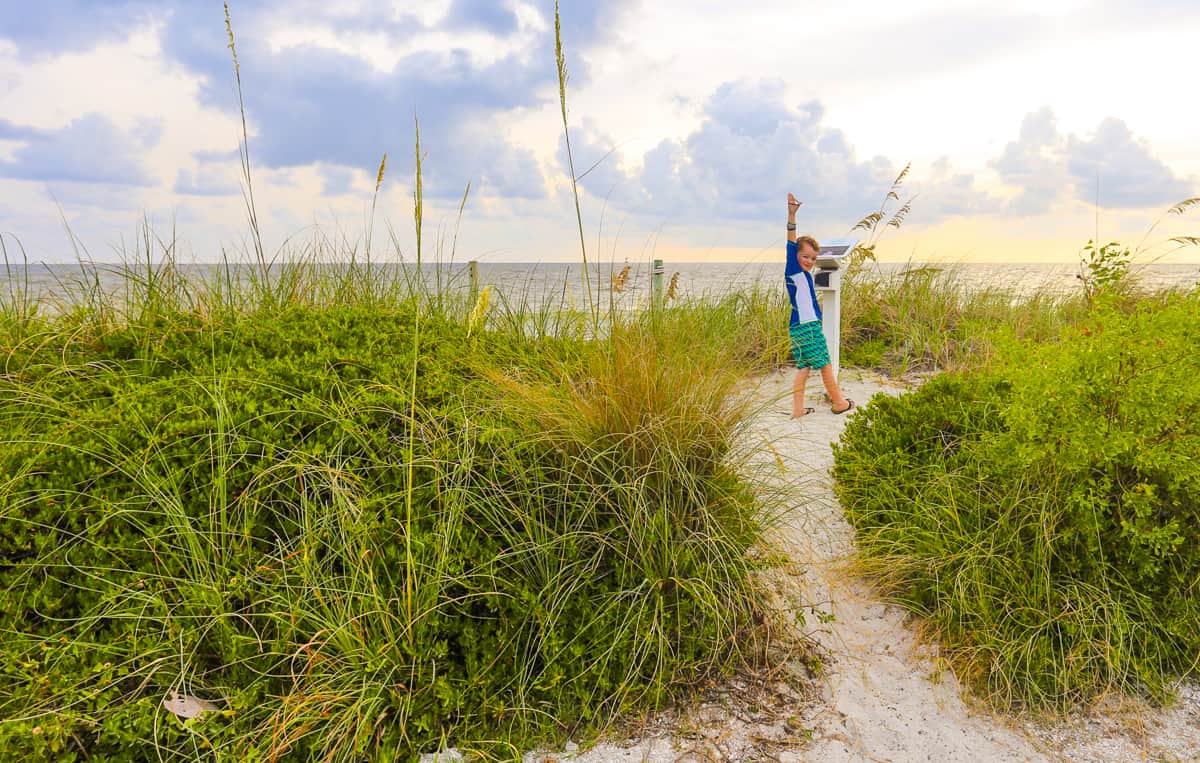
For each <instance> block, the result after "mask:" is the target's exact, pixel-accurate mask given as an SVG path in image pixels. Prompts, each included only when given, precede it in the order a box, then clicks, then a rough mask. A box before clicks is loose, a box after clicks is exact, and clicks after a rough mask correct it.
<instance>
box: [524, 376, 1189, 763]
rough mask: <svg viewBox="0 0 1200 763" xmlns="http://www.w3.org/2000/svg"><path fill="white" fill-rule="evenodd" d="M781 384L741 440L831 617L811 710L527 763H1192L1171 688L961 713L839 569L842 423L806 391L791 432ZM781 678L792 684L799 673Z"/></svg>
mask: <svg viewBox="0 0 1200 763" xmlns="http://www.w3.org/2000/svg"><path fill="white" fill-rule="evenodd" d="M791 379H792V376H791V373H790V372H789V373H780V374H773V375H770V376H768V377H765V378H764V379H762V380H761V382H760V383H759V384H758V386H757V389H756V390H755V393H756V394H757V395H759V396H761V397H762V399H763V400H764V401H765V402H766V403H767V404H766V405H765V406H764V409H763V411H762V412H761V414H760V415H759V416H758V417H757V418H756V420H755V422H754V426H753V428H752V432H751V436H752V437H753V438H756V439H761V440H762V441H763V442H764V445H763V447H762V448H761V452H760V456H761V459H762V462H763V463H767V462H772V463H776V464H780V463H781V465H782V467H783V472H784V474H783V475H782V476H783V478H784V479H786V480H787V481H788V484H790V485H791V486H792V488H791V494H792V495H794V510H793V512H792V513H791V515H790V517H789V520H788V522H787V523H786V525H785V526H784V527H782V528H781V529H780V537H779V538H778V540H779V542H780V543H781V545H782V546H783V547H784V548H785V549H786V550H787V552H788V553H789V554H790V555H791V556H792V558H793V560H794V561H795V564H794V565H792V570H793V571H794V573H793V574H794V575H796V576H797V577H798V578H799V579H800V582H801V584H802V589H803V592H804V596H805V599H806V601H807V602H809V603H812V604H813V605H815V606H816V607H817V608H818V609H820V610H823V611H825V612H828V613H831V614H832V615H833V619H832V621H831V622H828V623H820V622H818V620H817V618H815V617H812V616H809V617H807V624H806V626H805V630H806V632H807V635H809V636H810V637H811V638H812V639H814V640H815V641H816V642H817V644H819V646H820V650H821V652H822V653H823V654H824V656H825V660H824V663H825V664H824V667H823V669H822V671H821V673H822V675H821V676H820V677H819V678H818V679H817V680H816V682H815V686H816V688H817V690H818V692H819V696H817V697H809V698H802V697H800V696H796V698H795V714H794V716H793V717H791V718H790V720H791V723H782V722H781V721H780V714H779V713H765V712H764V713H761V714H760V715H755V714H754V713H751V714H749V715H747V713H745V712H739V711H738V710H739V708H737V707H731V706H730V705H729V704H728V703H726V704H725V705H721V704H720V703H712V702H710V703H707V704H706V705H705V706H704V707H703V708H702V709H701V711H700V713H699V715H698V716H697V715H696V714H695V713H693V714H691V715H689V716H688V717H687V718H686V719H685V720H684V721H683V722H682V724H681V722H680V719H679V718H673V719H672V721H673V723H674V724H675V730H674V733H671V731H670V729H669V728H668V727H669V726H670V724H664V725H660V726H658V727H657V728H658V731H657V732H656V733H655V732H648V733H647V734H646V735H644V736H643V737H642V738H640V739H637V740H631V741H629V742H626V743H625V744H623V745H617V744H604V745H599V746H597V747H594V748H592V749H591V750H588V751H587V752H584V753H578V752H576V751H574V750H570V751H568V752H563V753H556V754H552V755H548V754H545V753H541V754H530V755H528V756H526V759H527V760H528V761H559V760H562V761H566V760H571V761H579V762H580V763H609V762H613V761H647V763H668V762H669V761H677V760H679V761H704V760H710V761H712V760H717V761H719V760H746V761H756V760H776V761H821V762H825V761H830V762H833V761H897V762H899V761H938V762H941V761H970V762H971V763H983V762H984V761H1050V760H1066V761H1097V762H1099V761H1104V762H1105V763H1109V762H1112V761H1172V762H1174V761H1179V762H1182V761H1200V691H1198V690H1197V689H1196V688H1194V687H1184V688H1183V689H1182V690H1181V692H1180V700H1179V702H1178V703H1176V705H1175V706H1173V707H1172V708H1169V709H1167V710H1153V709H1150V708H1147V707H1145V706H1144V705H1141V704H1140V703H1137V702H1132V701H1128V700H1126V701H1124V702H1123V704H1121V705H1114V704H1112V703H1108V704H1106V705H1105V706H1103V707H1098V708H1096V709H1094V710H1093V711H1092V712H1090V713H1088V714H1080V715H1078V716H1076V717H1073V718H1070V719H1067V720H1064V721H1060V722H1055V723H1035V722H1033V721H1028V720H1017V719H1011V718H1002V717H997V716H995V715H993V714H991V713H989V712H987V711H986V710H984V709H983V708H981V707H979V706H977V704H976V703H971V702H970V701H968V700H966V699H964V697H963V695H962V694H961V692H960V687H959V686H958V683H957V681H956V680H955V678H954V676H953V674H951V673H950V672H949V671H948V670H944V669H942V667H941V666H940V665H939V661H938V659H937V656H936V648H935V647H933V646H928V645H923V644H922V643H921V642H920V641H919V640H918V639H917V638H916V637H915V631H914V628H913V623H912V622H911V621H910V619H909V618H908V617H907V616H906V615H905V614H904V612H903V611H902V610H900V609H899V608H898V607H896V606H893V605H889V604H886V603H884V602H882V601H880V600H879V598H878V596H877V595H876V594H875V592H874V591H873V590H872V589H871V587H870V586H869V585H868V584H867V583H865V582H863V581H861V580H859V579H856V578H855V577H854V576H853V575H851V574H849V573H848V572H847V571H846V570H845V569H844V563H845V560H846V559H848V558H849V557H850V555H851V554H852V553H853V534H852V531H851V528H850V527H849V525H848V524H847V523H846V521H845V519H844V518H843V516H842V513H841V509H840V507H839V506H838V505H837V502H836V501H835V499H834V497H833V493H832V490H831V484H830V468H831V467H832V463H833V455H832V451H831V449H830V444H831V443H833V442H836V441H837V439H838V437H839V436H840V435H841V432H842V429H843V428H844V427H845V423H846V421H847V418H848V417H847V416H835V415H833V414H832V413H830V412H829V406H828V404H827V403H823V402H821V395H820V393H819V391H818V390H819V387H818V386H816V384H817V383H816V382H811V383H810V385H811V386H810V387H809V398H810V399H809V404H810V405H815V406H816V407H817V412H816V413H814V414H811V415H810V416H806V417H804V418H802V419H799V420H792V419H791V418H790V410H791V407H790V390H791ZM842 386H843V389H844V390H845V392H846V394H847V396H849V397H851V398H853V399H855V400H856V401H857V402H858V403H859V404H860V405H863V404H866V402H867V401H868V400H870V398H871V397H872V396H873V395H874V394H876V393H878V392H885V393H889V394H898V393H899V392H901V391H903V388H902V387H901V386H899V385H897V384H894V383H891V382H889V381H887V380H885V379H883V378H881V377H878V376H875V375H870V374H860V373H855V372H844V373H843V378H842ZM850 415H853V414H850ZM767 442H769V443H771V445H772V446H773V447H767V445H766V444H765V443H767ZM776 454H778V459H777V456H776ZM777 472H778V470H777ZM791 672H792V673H793V674H794V676H795V677H796V678H805V677H804V676H801V675H800V673H801V672H802V670H801V668H799V667H794V668H791ZM810 685H813V684H812V682H810ZM781 696H784V697H786V696H787V692H786V689H785V690H784V691H782V692H781ZM697 720H699V722H700V724H701V725H700V727H699V728H697V727H696V723H697ZM809 737H811V739H810V738H809Z"/></svg>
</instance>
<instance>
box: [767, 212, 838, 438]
mask: <svg viewBox="0 0 1200 763" xmlns="http://www.w3.org/2000/svg"><path fill="white" fill-rule="evenodd" d="M800 203H801V202H799V201H797V200H796V197H795V196H793V195H792V194H790V193H789V194H788V219H787V232H788V243H787V265H786V266H785V267H784V271H783V275H784V280H785V281H786V282H787V292H788V299H790V300H791V302H792V317H791V320H790V322H789V323H788V333H789V334H790V335H791V338H792V356H793V357H794V358H795V359H796V379H795V381H794V382H793V383H792V418H794V419H798V418H800V417H801V416H805V415H808V414H810V413H812V412H813V411H814V410H816V409H814V408H805V407H804V385H805V384H806V383H807V382H808V372H809V370H810V369H813V368H819V369H820V370H821V381H823V382H825V391H826V392H827V393H829V400H830V401H831V403H832V407H831V408H830V410H831V411H833V412H834V413H837V414H841V413H845V412H846V411H849V410H852V409H853V408H854V401H853V400H849V399H847V398H845V397H843V396H842V391H841V390H840V389H839V388H838V384H837V379H835V378H834V377H833V363H831V362H830V360H829V346H828V345H827V344H825V334H824V332H823V331H822V330H821V306H820V304H819V303H818V302H817V291H816V289H815V288H814V287H813V279H812V269H813V265H815V264H816V262H817V254H818V253H819V252H820V249H821V247H820V246H819V245H818V244H817V242H816V239H814V238H813V237H812V236H801V237H800V238H796V210H797V209H799V208H800Z"/></svg>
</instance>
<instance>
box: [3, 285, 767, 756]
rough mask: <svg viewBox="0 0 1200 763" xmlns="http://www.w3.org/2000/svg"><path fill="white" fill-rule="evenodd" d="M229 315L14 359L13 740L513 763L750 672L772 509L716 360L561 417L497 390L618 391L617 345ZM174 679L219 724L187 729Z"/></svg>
mask: <svg viewBox="0 0 1200 763" xmlns="http://www.w3.org/2000/svg"><path fill="white" fill-rule="evenodd" d="M222 316H223V317H221V318H219V319H218V318H212V317H203V316H201V315H200V314H198V313H193V312H186V311H181V310H179V309H177V308H174V309H173V308H171V307H169V306H167V307H163V308H162V309H161V310H160V311H158V312H156V313H155V314H154V315H152V316H149V317H147V318H145V319H144V320H142V318H140V317H139V319H138V320H139V322H134V323H129V324H125V325H119V324H115V327H109V328H103V327H104V326H109V324H108V323H107V322H98V321H95V320H92V319H89V318H86V317H85V318H80V316H77V315H68V316H65V317H64V318H63V319H62V320H61V322H59V323H49V324H45V325H43V326H41V327H40V328H30V327H28V326H25V327H22V332H21V334H20V339H19V341H15V342H14V343H13V344H12V346H10V347H9V348H8V352H7V356H6V362H5V367H4V370H3V375H2V376H0V418H2V419H3V421H4V422H5V430H4V432H3V434H2V435H0V560H2V561H0V650H2V652H3V657H4V658H3V660H0V717H3V718H5V719H6V720H5V722H4V723H2V724H0V752H2V753H3V755H2V756H0V757H4V758H5V759H28V760H83V759H89V758H90V759H104V760H114V761H115V760H144V759H160V758H161V759H193V758H196V757H201V756H206V755H215V757H217V758H218V759H223V760H237V761H253V760H310V759H317V758H320V759H326V758H328V759H331V760H362V759H373V760H403V759H411V758H413V757H414V756H415V754H416V753H417V752H419V751H422V750H430V749H435V748H437V747H438V746H440V745H441V744H442V743H443V742H444V741H449V742H451V743H456V744H459V745H460V746H462V747H465V748H468V749H472V748H473V749H479V750H487V751H488V752H489V753H490V754H493V755H500V756H509V757H511V756H514V755H515V754H516V753H517V752H518V751H519V750H520V749H522V748H523V747H525V746H526V745H530V744H533V743H535V742H537V741H539V740H543V741H544V740H549V739H554V738H556V737H561V735H563V734H565V733H567V732H568V731H570V730H572V729H574V730H575V731H577V732H578V731H579V730H580V729H583V730H586V729H588V728H595V727H597V726H598V725H599V724H603V723H605V722H607V721H608V720H609V719H611V718H612V716H613V715H614V714H616V713H618V712H621V711H625V710H628V709H630V708H633V707H636V708H641V709H644V708H650V707H655V706H657V705H659V704H661V703H662V702H665V701H667V700H668V699H670V698H671V696H673V693H674V692H676V691H679V690H681V689H682V688H683V687H686V686H687V685H689V684H691V683H693V682H695V681H698V680H701V679H704V678H706V677H707V676H709V675H711V674H712V673H714V672H719V671H722V670H725V669H728V667H729V666H731V665H732V664H733V662H734V660H736V659H737V657H738V654H739V640H740V639H742V638H743V636H744V634H745V632H746V631H747V630H748V629H750V628H751V627H752V626H753V625H754V623H755V622H756V619H758V618H759V617H760V613H759V612H758V611H757V607H756V605H755V603H754V597H753V595H752V594H753V592H752V591H751V589H750V583H749V580H750V575H749V569H750V567H749V565H750V563H749V561H748V560H747V553H746V552H747V550H748V549H749V547H750V546H751V545H752V544H753V543H754V542H756V540H757V536H758V532H759V530H758V527H759V525H758V520H757V518H756V517H757V511H758V509H757V507H756V506H755V504H754V502H753V500H752V499H751V497H750V496H749V494H748V493H747V491H746V490H745V488H744V486H743V485H742V483H741V482H740V480H738V478H737V477H736V475H735V474H734V473H733V471H732V467H731V466H730V464H728V463H727V461H728V456H729V443H730V441H731V440H732V432H733V427H735V426H736V425H737V423H738V419H737V416H726V417H725V418H719V417H717V413H718V412H719V411H723V410H725V408H724V399H725V395H724V392H725V391H727V390H725V388H724V387H721V386H720V385H721V384H726V383H728V381H727V379H728V377H727V376H725V377H720V379H718V380H717V381H716V382H714V383H715V384H716V386H712V384H710V385H709V386H708V387H705V386H704V385H705V383H706V382H705V380H704V379H700V380H691V381H687V377H686V376H684V375H680V374H677V373H673V374H667V373H665V372H664V373H657V374H654V373H650V372H649V371H647V373H648V374H649V376H648V378H649V379H650V381H649V382H648V383H647V385H645V386H642V387H638V386H637V385H636V379H633V380H629V381H632V382H634V383H635V384H634V387H633V388H634V389H640V390H641V392H639V393H637V394H632V395H630V396H628V397H627V398H626V400H625V404H626V409H627V411H629V412H630V413H631V415H632V418H624V419H623V418H615V419H607V420H603V421H601V422H599V423H598V424H597V423H596V422H595V421H593V423H592V424H590V425H588V426H586V427H582V428H581V427H573V426H572V425H571V420H570V417H568V419H566V420H563V421H562V422H560V423H561V424H562V425H561V426H557V427H547V426H542V425H537V424H536V422H535V420H534V418H533V417H532V416H531V413H530V411H529V410H528V409H527V408H524V407H523V406H522V405H520V404H519V400H521V399H527V397H528V396H527V395H525V396H522V395H518V394H516V392H515V391H512V390H509V391H507V392H506V391H505V389H503V388H500V389H497V387H496V385H495V384H494V379H495V378H497V377H498V376H502V377H506V378H514V379H521V380H523V381H522V384H523V385H524V386H523V389H524V390H525V391H526V392H528V391H529V390H541V392H539V393H538V394H540V395H542V396H549V397H553V398H555V399H560V400H569V399H570V396H571V395H572V394H574V393H573V392H572V390H586V389H594V388H596V385H597V384H599V383H601V382H600V381H598V379H608V380H610V382H611V379H612V376H611V373H609V374H607V375H602V376H601V377H597V376H596V375H595V373H602V372H603V368H600V371H597V372H595V373H593V372H592V371H590V370H589V369H590V368H592V365H591V361H594V360H596V357H595V355H594V353H596V352H601V348H604V347H606V346H608V345H607V344H606V343H596V344H594V345H592V347H591V349H588V346H587V345H584V344H583V343H581V342H578V341H576V340H570V339H563V340H553V339H549V338H543V339H542V341H540V342H538V343H537V344H536V345H535V344H531V343H527V342H524V341H521V340H519V339H514V338H506V335H503V334H498V333H479V332H476V333H474V334H473V335H472V336H470V337H468V336H467V335H466V331H465V330H464V329H463V328H462V327H461V326H459V325H457V324H456V323H454V322H453V321H448V320H446V319H444V318H441V317H439V316H438V315H436V314H428V313H423V314H422V315H421V316H419V320H418V315H417V314H416V313H415V312H414V311H413V309H412V308H411V306H410V307H405V306H404V305H403V304H398V303H397V304H393V305H392V306H391V307H385V306H383V303H382V302H381V303H380V304H373V305H372V306H371V307H370V308H367V307H355V306H353V305H351V306H341V307H327V308H321V307H290V308H279V309H275V310H272V311H270V312H264V311H251V310H245V311H244V312H240V313H239V312H238V311H236V310H233V311H228V312H225V313H222ZM418 326H419V337H417V336H416V335H415V332H416V331H417V327H418ZM64 327H70V328H69V330H68V329H67V328H64ZM97 327H101V328H97ZM641 330H642V331H644V332H650V334H649V335H651V336H657V335H658V334H657V333H655V332H661V331H668V332H669V330H670V326H666V327H665V328H664V326H662V325H659V326H657V327H655V326H649V327H643V329H641ZM676 333H678V332H676ZM641 336H642V337H643V339H645V337H646V336H647V334H646V333H643V334H642V335H641ZM678 346H682V344H681V343H680V344H679V345H678ZM645 348H646V343H645V342H644V341H640V342H639V343H637V344H628V345H625V349H624V350H623V351H624V352H633V351H642V350H644V349H645ZM414 350H416V354H415V355H414ZM614 352H616V350H614ZM612 357H613V358H616V357H617V356H616V355H613V356H612ZM622 357H625V358H626V361H623V363H624V365H622V366H621V368H622V369H624V370H626V371H628V370H630V369H633V368H635V367H636V364H637V363H640V362H645V361H637V362H636V363H635V362H633V361H632V360H630V359H631V357H632V356H629V355H624V356H622ZM414 362H415V370H416V374H415V377H414V376H413V370H414ZM614 362H615V361H614ZM613 367H615V366H613ZM663 368H664V369H666V368H667V366H663ZM676 377H678V378H679V379H680V380H681V381H680V383H681V384H690V385H691V387H692V388H693V389H694V390H697V394H695V395H692V396H691V397H687V398H685V399H682V400H681V399H678V398H677V397H676V398H672V397H671V395H672V393H673V388H671V387H669V386H663V385H667V384H668V383H669V381H670V380H671V379H673V378H676ZM568 380H569V381H568ZM603 383H609V382H603ZM564 385H565V386H564ZM414 393H415V394H414ZM701 393H703V394H701ZM514 395H515V397H514ZM669 399H673V400H674V402H673V403H672V404H671V407H670V409H669V410H665V409H662V408H661V407H660V406H662V405H664V401H666V400H669ZM506 401H507V402H506ZM514 401H517V402H514ZM661 416H667V417H672V418H673V420H677V421H678V422H680V425H679V426H676V427H665V428H658V427H654V426H645V425H644V424H645V422H646V421H648V420H650V419H653V418H654V417H661ZM697 421H698V422H704V423H705V426H704V427H701V428H695V427H693V428H688V427H686V426H684V423H686V422H697ZM638 422H642V423H641V424H639V423H638ZM543 423H544V422H543ZM597 427H598V428H597ZM623 428H624V429H623ZM635 440H636V441H637V442H639V443H640V445H639V447H636V448H626V447H625V445H626V443H628V442H631V441H635ZM171 690H180V691H186V692H192V693H194V694H196V695H199V696H201V697H207V698H212V699H220V700H221V702H220V707H221V710H222V712H221V713H214V714H210V715H207V716H205V717H204V718H202V719H198V720H197V721H190V722H188V723H186V724H184V723H181V722H180V721H179V720H178V719H176V718H175V717H174V716H172V715H170V714H168V713H167V712H166V711H165V710H164V708H162V707H161V706H160V704H159V701H160V699H161V698H162V697H164V696H165V695H166V694H167V693H168V692H169V691H171Z"/></svg>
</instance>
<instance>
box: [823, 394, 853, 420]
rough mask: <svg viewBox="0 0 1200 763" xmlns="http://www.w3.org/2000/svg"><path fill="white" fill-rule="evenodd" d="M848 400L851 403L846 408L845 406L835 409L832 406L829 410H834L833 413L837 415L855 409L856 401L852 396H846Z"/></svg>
mask: <svg viewBox="0 0 1200 763" xmlns="http://www.w3.org/2000/svg"><path fill="white" fill-rule="evenodd" d="M846 402H847V403H849V405H847V406H846V407H845V408H843V409H842V410H840V411H834V410H833V409H832V408H830V409H829V410H831V411H833V415H835V416H841V415H842V414H843V413H845V412H846V411H852V410H854V401H853V400H851V399H850V398H846Z"/></svg>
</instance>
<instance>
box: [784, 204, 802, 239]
mask: <svg viewBox="0 0 1200 763" xmlns="http://www.w3.org/2000/svg"><path fill="white" fill-rule="evenodd" d="M803 203H804V202H802V201H800V200H798V199H797V198H796V197H795V196H793V195H792V194H791V192H790V191H789V192H788V221H787V231H788V243H789V244H794V243H796V210H798V209H800V205H801V204H803Z"/></svg>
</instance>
